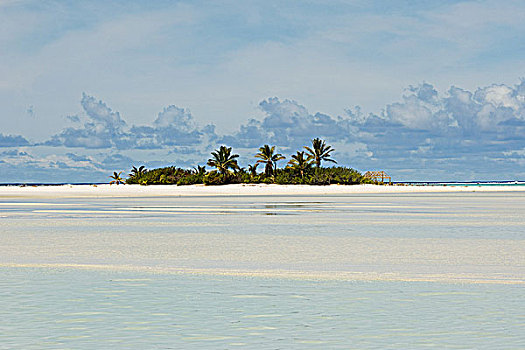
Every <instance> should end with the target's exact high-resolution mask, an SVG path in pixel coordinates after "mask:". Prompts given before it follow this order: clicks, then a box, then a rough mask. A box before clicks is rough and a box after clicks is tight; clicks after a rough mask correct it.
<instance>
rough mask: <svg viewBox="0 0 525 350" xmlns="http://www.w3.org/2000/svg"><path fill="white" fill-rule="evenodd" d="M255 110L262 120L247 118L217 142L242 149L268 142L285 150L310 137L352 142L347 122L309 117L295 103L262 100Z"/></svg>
mask: <svg viewBox="0 0 525 350" xmlns="http://www.w3.org/2000/svg"><path fill="white" fill-rule="evenodd" d="M259 108H260V109H261V110H262V111H263V112H264V115H265V117H264V119H263V120H262V121H259V120H256V119H250V120H249V121H248V123H246V124H244V125H241V126H240V128H239V131H238V132H235V133H234V134H232V135H227V136H225V137H223V138H222V139H221V142H223V143H227V144H229V145H231V146H236V147H243V148H252V147H259V146H260V145H262V144H265V143H271V144H274V145H277V146H280V147H285V148H289V149H291V148H296V147H301V146H302V145H305V144H307V143H309V141H310V139H311V138H312V137H313V136H319V137H324V138H329V139H331V140H332V141H348V142H352V140H351V137H352V126H351V125H350V124H349V123H348V119H345V118H341V117H336V118H333V117H331V116H329V115H326V114H323V113H315V114H311V113H310V112H309V111H308V110H307V109H306V107H304V106H302V105H300V104H299V103H297V102H296V101H292V100H287V99H285V100H280V99H279V98H277V97H272V98H269V99H267V100H264V101H262V102H261V103H259Z"/></svg>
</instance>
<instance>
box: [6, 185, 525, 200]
mask: <svg viewBox="0 0 525 350" xmlns="http://www.w3.org/2000/svg"><path fill="white" fill-rule="evenodd" d="M502 191H512V192H516V191H518V192H519V191H521V192H525V184H522V183H520V184H518V185H511V184H508V185H504V184H500V185H497V184H495V185H489V186H487V185H479V186H476V185H472V184H470V185H460V184H455V185H448V186H445V185H417V186H416V185H401V186H388V185H371V184H365V185H328V186H312V185H274V184H270V185H267V184H230V185H220V186H204V185H188V186H176V185H152V186H140V185H109V184H93V185H46V186H43V185H42V186H31V185H27V186H25V187H21V186H6V185H4V186H0V198H37V197H47V198H72V197H73V198H74V197H94V198H96V197H131V198H133V197H164V196H271V195H273V196H279V195H285V196H286V195H297V196H308V195H312V196H319V195H345V194H389V193H392V194H404V193H447V192H502Z"/></svg>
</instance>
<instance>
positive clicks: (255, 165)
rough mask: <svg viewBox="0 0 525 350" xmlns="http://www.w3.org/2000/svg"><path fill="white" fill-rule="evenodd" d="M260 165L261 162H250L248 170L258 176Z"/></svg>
mask: <svg viewBox="0 0 525 350" xmlns="http://www.w3.org/2000/svg"><path fill="white" fill-rule="evenodd" d="M258 166H259V163H255V164H254V165H251V164H248V171H249V172H250V175H252V176H257V167H258Z"/></svg>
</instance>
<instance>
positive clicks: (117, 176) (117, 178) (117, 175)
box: [109, 171, 124, 185]
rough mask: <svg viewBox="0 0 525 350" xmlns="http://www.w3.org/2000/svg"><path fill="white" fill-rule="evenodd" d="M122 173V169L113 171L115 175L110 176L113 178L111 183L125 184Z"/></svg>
mask: <svg viewBox="0 0 525 350" xmlns="http://www.w3.org/2000/svg"><path fill="white" fill-rule="evenodd" d="M120 174H122V171H121V172H120V173H117V172H116V171H114V172H113V175H111V176H110V178H112V179H113V180H112V181H111V182H110V183H109V184H110V185H113V184H116V185H120V184H124V180H123V179H122V178H121V177H120Z"/></svg>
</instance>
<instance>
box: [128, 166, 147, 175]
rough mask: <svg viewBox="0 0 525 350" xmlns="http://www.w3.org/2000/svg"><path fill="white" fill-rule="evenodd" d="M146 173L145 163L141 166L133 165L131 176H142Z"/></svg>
mask: <svg viewBox="0 0 525 350" xmlns="http://www.w3.org/2000/svg"><path fill="white" fill-rule="evenodd" d="M144 173H146V167H145V166H144V165H141V166H140V167H138V168H137V167H133V168H132V169H131V174H129V176H132V177H141V176H142V175H144Z"/></svg>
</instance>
